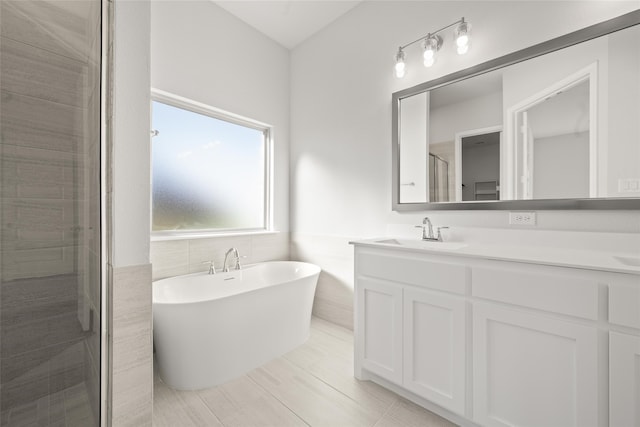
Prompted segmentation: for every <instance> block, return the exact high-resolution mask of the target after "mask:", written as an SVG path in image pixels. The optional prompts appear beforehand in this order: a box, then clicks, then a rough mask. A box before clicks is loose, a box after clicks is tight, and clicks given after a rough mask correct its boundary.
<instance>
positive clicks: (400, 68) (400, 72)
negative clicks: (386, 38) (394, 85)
mask: <svg viewBox="0 0 640 427" xmlns="http://www.w3.org/2000/svg"><path fill="white" fill-rule="evenodd" d="M404 69H405V64H404V51H403V50H402V48H400V49H398V53H397V54H396V77H397V78H399V79H401V78H403V77H404Z"/></svg>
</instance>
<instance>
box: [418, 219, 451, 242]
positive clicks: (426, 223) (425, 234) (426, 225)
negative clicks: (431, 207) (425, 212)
mask: <svg viewBox="0 0 640 427" xmlns="http://www.w3.org/2000/svg"><path fill="white" fill-rule="evenodd" d="M416 228H422V240H426V241H429V242H442V232H441V231H440V230H444V229H446V228H449V227H438V228H437V230H438V235H437V236H434V235H433V225H432V224H431V220H430V219H429V217H428V216H425V217H424V219H423V220H422V225H416Z"/></svg>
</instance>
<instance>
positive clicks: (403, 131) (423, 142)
mask: <svg viewBox="0 0 640 427" xmlns="http://www.w3.org/2000/svg"><path fill="white" fill-rule="evenodd" d="M428 96H429V94H428V93H421V94H418V95H414V96H410V97H409V98H405V99H403V100H402V106H401V108H400V123H399V126H400V153H399V154H400V164H402V169H400V200H402V203H424V202H426V201H427V184H428V182H427V181H428V175H427V128H428V125H427V120H428V114H427V105H428V99H429V98H428Z"/></svg>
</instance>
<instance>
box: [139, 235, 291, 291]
mask: <svg viewBox="0 0 640 427" xmlns="http://www.w3.org/2000/svg"><path fill="white" fill-rule="evenodd" d="M232 247H235V248H237V249H238V252H239V253H240V256H241V257H246V258H242V260H241V262H242V263H243V264H253V263H256V262H263V261H275V260H288V259H289V233H287V232H276V233H265V234H252V235H245V236H224V237H222V236H221V237H213V238H199V239H182V240H164V241H152V242H151V264H152V265H153V280H158V279H162V278H165V277H173V276H179V275H182V274H189V273H196V272H198V271H206V270H208V268H209V265H208V263H207V262H208V261H213V262H214V264H215V266H216V269H222V266H223V262H224V255H225V252H226V251H227V250H228V249H229V248H232Z"/></svg>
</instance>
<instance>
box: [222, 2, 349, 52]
mask: <svg viewBox="0 0 640 427" xmlns="http://www.w3.org/2000/svg"><path fill="white" fill-rule="evenodd" d="M213 1H214V3H216V4H217V5H218V6H220V7H222V8H223V9H225V10H226V11H227V12H230V13H231V14H233V15H235V16H236V17H238V18H240V19H241V20H242V21H244V22H246V23H247V24H249V25H251V26H252V27H254V28H255V29H257V30H258V31H260V32H261V33H263V34H264V35H266V36H267V37H269V38H271V39H273V40H275V41H276V42H278V43H279V44H281V45H282V46H284V47H286V48H287V49H293V48H294V47H296V46H297V45H298V44H300V43H302V42H303V41H304V40H306V39H307V38H309V37H310V36H312V35H313V34H315V33H316V32H318V31H320V30H321V29H323V28H324V27H326V26H327V25H329V24H330V23H331V22H333V21H334V20H336V19H337V18H339V17H340V16H342V15H344V14H345V13H347V12H348V11H349V10H351V9H352V8H354V7H355V6H356V5H358V4H359V3H360V2H361V1H362V0H358V1H349V0H290V1H270V0H255V1H246V0H235V1H233V0H226V1H216V0H213Z"/></svg>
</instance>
